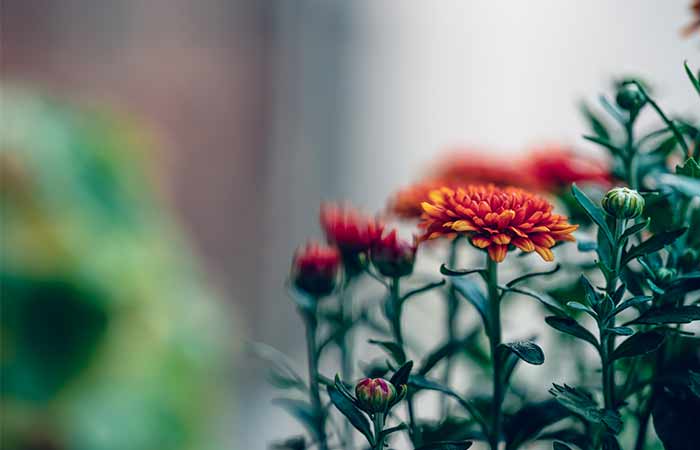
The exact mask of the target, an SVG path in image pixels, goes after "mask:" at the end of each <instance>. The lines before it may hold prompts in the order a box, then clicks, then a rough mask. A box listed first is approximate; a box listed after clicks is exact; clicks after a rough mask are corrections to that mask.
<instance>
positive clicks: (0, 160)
mask: <svg viewBox="0 0 700 450" xmlns="http://www.w3.org/2000/svg"><path fill="white" fill-rule="evenodd" d="M2 98H3V113H4V114H3V120H2V121H0V139H1V145H0V227H1V229H2V259H1V261H0V288H1V295H2V314H0V338H1V341H0V349H1V351H2V354H1V357H0V367H1V369H2V390H1V403H0V414H1V416H2V422H3V430H2V434H3V436H2V439H3V445H2V447H3V448H8V449H11V448H12V449H71V450H73V449H75V450H154V449H206V448H221V442H220V440H219V439H217V438H216V436H214V434H215V431H214V430H215V428H216V425H221V423H222V422H223V420H224V419H222V414H221V411H222V410H223V407H224V406H225V404H224V402H225V401H226V398H227V396H228V395H229V392H228V386H229V385H230V382H231V380H226V376H227V375H228V374H227V373H226V372H227V368H228V361H229V359H230V349H229V348H227V347H226V345H227V343H229V342H232V339H229V337H228V336H227V335H226V330H227V328H228V327H227V322H228V320H229V316H230V315H229V314H228V313H227V312H226V311H224V310H223V306H222V305H221V304H220V303H218V302H217V298H216V296H215V295H214V294H213V293H212V292H211V291H210V290H208V289H207V287H206V285H205V282H204V279H203V277H202V275H201V273H200V272H199V271H198V268H197V264H196V262H195V261H194V259H193V257H192V255H191V254H190V253H189V252H188V250H187V245H185V242H184V241H183V239H182V238H181V236H180V235H179V234H178V232H177V229H176V227H175V226H174V224H173V221H172V219H171V218H170V217H169V216H168V214H167V212H166V211H165V209H164V208H163V206H162V205H161V202H160V201H159V199H158V197H157V196H156V195H155V190H154V188H153V186H152V185H151V184H150V183H149V174H148V171H147V170H146V169H147V167H148V165H147V164H146V158H145V156H146V155H152V154H153V152H152V148H153V143H152V142H150V141H149V139H148V138H147V134H146V133H143V132H142V130H140V129H139V128H138V127H135V126H134V124H133V123H129V121H127V120H124V119H123V118H121V117H116V116H110V115H107V114H105V113H104V112H103V111H95V110H89V109H78V108H75V107H72V106H68V105H66V104H64V103H61V102H59V101H56V100H55V99H52V98H47V97H43V96H39V95H36V94H34V93H31V92H30V91H27V90H21V89H16V88H8V87H7V86H5V87H4V88H3V89H2Z"/></svg>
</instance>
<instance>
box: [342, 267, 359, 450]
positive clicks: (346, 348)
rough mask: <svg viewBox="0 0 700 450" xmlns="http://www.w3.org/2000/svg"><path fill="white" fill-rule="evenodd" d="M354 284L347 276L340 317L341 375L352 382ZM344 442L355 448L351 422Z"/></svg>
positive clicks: (345, 429) (348, 424) (344, 426)
mask: <svg viewBox="0 0 700 450" xmlns="http://www.w3.org/2000/svg"><path fill="white" fill-rule="evenodd" d="M351 282H352V275H350V274H347V273H346V274H345V280H344V281H343V286H342V289H341V292H340V299H339V300H340V302H339V303H340V305H339V306H340V317H341V326H342V327H343V328H344V329H345V333H344V334H343V337H342V340H341V342H340V344H341V345H340V353H341V369H340V370H341V375H342V377H343V380H347V381H350V380H352V379H353V370H352V369H353V367H352V365H353V361H354V344H355V343H354V340H353V334H352V331H353V330H352V322H353V312H352V297H351V296H350V295H349V293H350V283H351ZM343 441H344V443H345V446H346V447H347V448H352V447H353V427H352V424H351V423H350V422H349V421H344V425H343Z"/></svg>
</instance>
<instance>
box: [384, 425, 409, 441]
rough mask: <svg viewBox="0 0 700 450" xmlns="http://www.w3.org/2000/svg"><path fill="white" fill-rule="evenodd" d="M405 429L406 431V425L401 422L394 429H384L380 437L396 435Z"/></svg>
mask: <svg viewBox="0 0 700 450" xmlns="http://www.w3.org/2000/svg"><path fill="white" fill-rule="evenodd" d="M406 429H408V425H406V424H405V423H403V422H401V423H400V424H398V425H396V426H395V427H391V428H385V429H384V430H382V437H387V436H389V435H390V434H392V433H396V432H398V431H403V430H406Z"/></svg>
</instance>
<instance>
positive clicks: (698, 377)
mask: <svg viewBox="0 0 700 450" xmlns="http://www.w3.org/2000/svg"><path fill="white" fill-rule="evenodd" d="M688 376H689V381H690V382H689V383H688V387H689V388H690V391H691V392H692V393H693V394H695V395H696V396H698V397H700V373H697V372H693V371H692V370H691V371H689V372H688Z"/></svg>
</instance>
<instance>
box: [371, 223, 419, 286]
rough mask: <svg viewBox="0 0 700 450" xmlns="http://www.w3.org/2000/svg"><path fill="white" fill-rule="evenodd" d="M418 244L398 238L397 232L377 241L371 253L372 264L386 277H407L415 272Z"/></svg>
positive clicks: (393, 231)
mask: <svg viewBox="0 0 700 450" xmlns="http://www.w3.org/2000/svg"><path fill="white" fill-rule="evenodd" d="M416 248H417V246H416V242H415V239H414V242H408V241H405V240H402V239H399V238H398V237H397V236H396V230H391V232H390V233H389V234H387V235H385V236H382V237H381V238H380V239H377V241H375V243H374V245H372V249H371V251H370V259H371V260H372V264H374V266H375V267H376V268H377V270H378V271H379V273H381V274H382V275H384V276H385V277H405V276H406V275H410V274H411V272H413V263H414V262H415V259H416Z"/></svg>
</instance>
